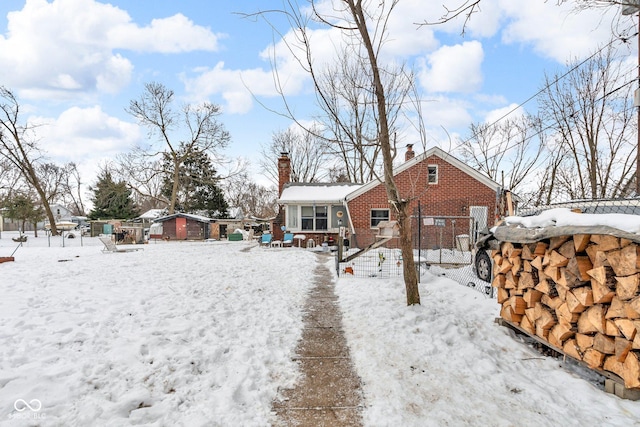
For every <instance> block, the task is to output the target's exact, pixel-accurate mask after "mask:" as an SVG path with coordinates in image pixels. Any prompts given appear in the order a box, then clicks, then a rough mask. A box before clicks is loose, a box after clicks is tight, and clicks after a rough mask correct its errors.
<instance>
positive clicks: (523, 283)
mask: <svg viewBox="0 0 640 427" xmlns="http://www.w3.org/2000/svg"><path fill="white" fill-rule="evenodd" d="M535 285H536V284H535V283H534V282H533V275H532V274H531V273H527V272H526V271H522V272H521V273H520V279H519V280H518V289H520V290H525V289H529V288H533V287H534V286H535Z"/></svg>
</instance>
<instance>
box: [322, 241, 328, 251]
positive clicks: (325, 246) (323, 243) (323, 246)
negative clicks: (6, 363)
mask: <svg viewBox="0 0 640 427" xmlns="http://www.w3.org/2000/svg"><path fill="white" fill-rule="evenodd" d="M322 252H329V243H327V242H322Z"/></svg>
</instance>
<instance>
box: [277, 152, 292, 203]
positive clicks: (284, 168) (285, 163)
mask: <svg viewBox="0 0 640 427" xmlns="http://www.w3.org/2000/svg"><path fill="white" fill-rule="evenodd" d="M290 181H291V159H290V158H289V153H287V152H282V153H280V157H279V158H278V196H281V195H282V189H283V188H284V185H285V184H287V183H289V182H290Z"/></svg>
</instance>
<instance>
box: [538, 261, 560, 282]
mask: <svg viewBox="0 0 640 427" xmlns="http://www.w3.org/2000/svg"><path fill="white" fill-rule="evenodd" d="M542 271H544V274H545V275H546V276H547V277H548V278H549V279H551V280H553V281H554V282H557V281H558V279H559V278H560V270H558V267H556V266H552V265H548V266H546V267H545V268H544V270H542Z"/></svg>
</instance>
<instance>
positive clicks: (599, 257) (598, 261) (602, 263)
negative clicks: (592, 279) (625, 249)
mask: <svg viewBox="0 0 640 427" xmlns="http://www.w3.org/2000/svg"><path fill="white" fill-rule="evenodd" d="M586 252H587V255H588V256H589V259H590V260H591V263H592V264H593V267H594V268H596V267H608V266H609V260H608V259H607V254H606V253H604V252H603V251H601V250H598V246H597V245H590V246H587V250H586Z"/></svg>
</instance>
